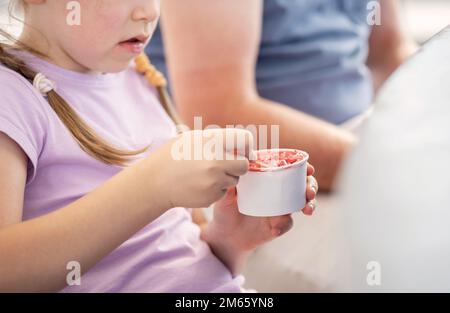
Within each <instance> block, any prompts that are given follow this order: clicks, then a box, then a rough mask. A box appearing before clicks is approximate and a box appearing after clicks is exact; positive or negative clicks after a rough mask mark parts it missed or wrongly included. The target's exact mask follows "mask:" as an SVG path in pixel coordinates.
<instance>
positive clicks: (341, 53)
mask: <svg viewBox="0 0 450 313" xmlns="http://www.w3.org/2000/svg"><path fill="white" fill-rule="evenodd" d="M368 2H370V1H369V0H265V1H264V15H263V29H262V36H261V43H260V49H259V55H258V62H257V68H256V79H257V87H258V91H259V93H260V95H261V96H263V97H265V98H267V99H271V100H274V101H277V102H280V103H284V104H286V105H288V106H291V107H293V108H296V109H298V110H300V111H303V112H305V113H308V114H311V115H314V116H316V117H319V118H321V119H324V120H326V121H329V122H332V123H335V124H340V123H343V122H345V121H347V120H348V119H350V118H352V117H354V116H356V115H358V114H360V113H362V112H364V111H365V110H366V109H367V108H368V107H369V105H370V103H371V101H372V98H373V87H372V80H371V76H370V72H369V70H368V68H367V66H366V65H365V62H366V59H367V53H368V38H369V35H370V26H369V25H368V23H367V16H368V14H369V13H370V11H369V10H368V9H367V4H368ZM147 52H148V54H149V55H150V56H151V59H152V62H153V63H154V64H155V65H156V66H157V67H158V68H159V69H161V70H162V71H163V72H165V73H166V74H167V69H166V66H165V62H164V48H163V43H162V39H161V34H160V33H159V30H157V31H156V33H155V36H154V38H153V40H152V41H151V43H150V45H149V47H148V48H147Z"/></svg>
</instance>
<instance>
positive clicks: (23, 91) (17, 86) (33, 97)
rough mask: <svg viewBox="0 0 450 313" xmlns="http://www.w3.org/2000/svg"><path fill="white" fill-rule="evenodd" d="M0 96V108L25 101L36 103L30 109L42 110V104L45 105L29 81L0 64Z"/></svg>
mask: <svg viewBox="0 0 450 313" xmlns="http://www.w3.org/2000/svg"><path fill="white" fill-rule="evenodd" d="M0 94H1V95H2V98H3V99H2V100H3V101H1V102H0V106H4V105H12V104H13V103H16V102H19V103H23V102H24V101H25V102H33V103H36V105H33V106H31V107H30V109H33V108H43V104H45V99H44V98H43V97H42V95H41V94H40V93H39V91H38V90H37V89H36V88H34V86H33V84H32V83H31V82H30V81H28V80H27V79H26V78H25V77H23V76H22V75H21V74H19V73H17V72H15V71H13V70H11V69H9V68H8V67H6V66H4V65H3V64H0Z"/></svg>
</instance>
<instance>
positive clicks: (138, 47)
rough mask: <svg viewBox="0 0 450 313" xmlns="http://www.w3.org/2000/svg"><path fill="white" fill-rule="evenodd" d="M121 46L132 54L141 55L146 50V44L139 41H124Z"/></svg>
mask: <svg viewBox="0 0 450 313" xmlns="http://www.w3.org/2000/svg"><path fill="white" fill-rule="evenodd" d="M119 46H120V47H122V48H123V49H125V50H126V51H128V52H130V53H132V54H141V53H142V52H143V51H144V48H145V44H144V43H143V42H138V41H135V42H134V41H123V42H121V43H119Z"/></svg>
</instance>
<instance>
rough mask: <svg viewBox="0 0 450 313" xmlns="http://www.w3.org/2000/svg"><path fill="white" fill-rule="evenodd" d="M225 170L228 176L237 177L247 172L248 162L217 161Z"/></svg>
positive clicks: (245, 160)
mask: <svg viewBox="0 0 450 313" xmlns="http://www.w3.org/2000/svg"><path fill="white" fill-rule="evenodd" d="M219 162H221V163H222V166H223V167H224V169H225V173H227V174H228V175H230V176H235V177H239V176H242V175H244V174H246V173H247V172H248V167H249V162H248V160H247V159H244V160H224V161H219Z"/></svg>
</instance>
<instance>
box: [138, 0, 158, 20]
mask: <svg viewBox="0 0 450 313" xmlns="http://www.w3.org/2000/svg"><path fill="white" fill-rule="evenodd" d="M145 3H146V4H145V5H141V6H139V7H136V8H135V9H134V10H133V15H132V18H133V20H135V21H140V20H145V21H146V22H148V23H151V22H154V21H156V20H157V19H158V17H159V13H160V0H147V1H145Z"/></svg>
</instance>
